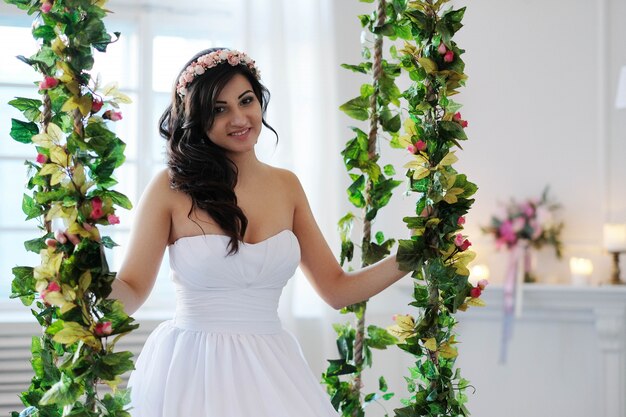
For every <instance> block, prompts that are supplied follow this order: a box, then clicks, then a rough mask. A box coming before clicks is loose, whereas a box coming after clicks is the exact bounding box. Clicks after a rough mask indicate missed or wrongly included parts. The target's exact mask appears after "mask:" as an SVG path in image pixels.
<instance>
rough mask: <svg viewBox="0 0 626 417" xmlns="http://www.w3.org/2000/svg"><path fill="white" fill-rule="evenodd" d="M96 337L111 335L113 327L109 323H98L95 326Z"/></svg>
mask: <svg viewBox="0 0 626 417" xmlns="http://www.w3.org/2000/svg"><path fill="white" fill-rule="evenodd" d="M95 333H96V336H100V337H102V336H108V335H110V334H111V333H113V326H112V325H111V322H110V321H104V322H99V323H97V324H96V329H95Z"/></svg>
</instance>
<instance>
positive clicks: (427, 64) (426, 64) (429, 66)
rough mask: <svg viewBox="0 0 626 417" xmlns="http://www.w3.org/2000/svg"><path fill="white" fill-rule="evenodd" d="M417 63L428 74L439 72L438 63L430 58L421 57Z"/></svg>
mask: <svg viewBox="0 0 626 417" xmlns="http://www.w3.org/2000/svg"><path fill="white" fill-rule="evenodd" d="M417 62H419V63H420V65H421V66H422V67H423V68H424V71H426V74H432V73H433V72H437V63H436V62H435V61H433V60H432V59H430V58H425V57H419V58H417Z"/></svg>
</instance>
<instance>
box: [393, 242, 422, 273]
mask: <svg viewBox="0 0 626 417" xmlns="http://www.w3.org/2000/svg"><path fill="white" fill-rule="evenodd" d="M424 249H425V247H424V243H423V241H422V240H421V239H415V240H414V239H410V240H407V239H400V240H398V253H397V257H396V260H397V261H398V265H399V267H400V269H401V270H402V271H415V270H417V269H419V268H420V267H421V265H422V263H423V260H424Z"/></svg>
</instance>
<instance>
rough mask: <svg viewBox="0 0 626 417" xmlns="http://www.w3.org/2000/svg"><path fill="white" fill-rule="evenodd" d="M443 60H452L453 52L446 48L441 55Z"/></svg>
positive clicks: (448, 61)
mask: <svg viewBox="0 0 626 417" xmlns="http://www.w3.org/2000/svg"><path fill="white" fill-rule="evenodd" d="M443 61H444V62H447V63H450V62H452V61H454V52H452V51H450V50H448V52H446V54H445V55H444V56H443Z"/></svg>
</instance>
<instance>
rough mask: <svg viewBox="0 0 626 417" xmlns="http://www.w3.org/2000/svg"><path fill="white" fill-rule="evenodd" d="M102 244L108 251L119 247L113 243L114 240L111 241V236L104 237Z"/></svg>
mask: <svg viewBox="0 0 626 417" xmlns="http://www.w3.org/2000/svg"><path fill="white" fill-rule="evenodd" d="M100 242H101V243H102V245H103V246H104V247H105V248H107V249H113V248H114V247H116V246H119V245H118V244H117V243H115V242H114V241H113V239H111V237H110V236H102V239H101V240H100Z"/></svg>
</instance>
